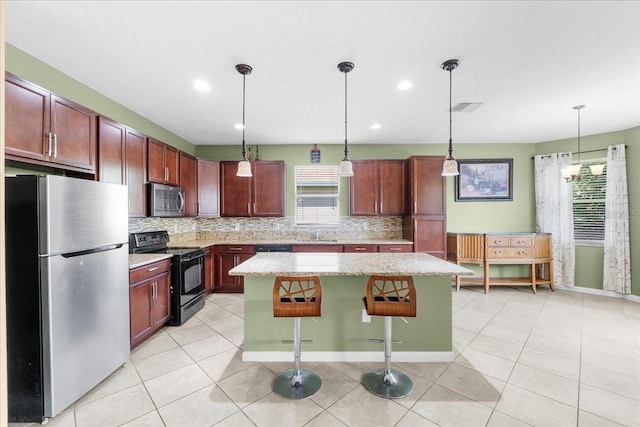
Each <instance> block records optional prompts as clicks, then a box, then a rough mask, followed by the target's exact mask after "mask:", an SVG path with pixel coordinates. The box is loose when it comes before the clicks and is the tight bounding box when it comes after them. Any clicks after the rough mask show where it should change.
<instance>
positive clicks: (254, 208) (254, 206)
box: [253, 202, 256, 213]
mask: <svg viewBox="0 0 640 427" xmlns="http://www.w3.org/2000/svg"><path fill="white" fill-rule="evenodd" d="M253 213H256V202H253Z"/></svg>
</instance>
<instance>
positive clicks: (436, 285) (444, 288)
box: [229, 253, 472, 362]
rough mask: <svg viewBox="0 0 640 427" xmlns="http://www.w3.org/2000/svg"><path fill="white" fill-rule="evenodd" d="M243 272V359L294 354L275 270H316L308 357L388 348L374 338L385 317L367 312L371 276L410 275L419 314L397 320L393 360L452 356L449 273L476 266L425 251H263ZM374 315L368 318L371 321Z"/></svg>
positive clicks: (306, 332)
mask: <svg viewBox="0 0 640 427" xmlns="http://www.w3.org/2000/svg"><path fill="white" fill-rule="evenodd" d="M229 274H231V275H237V276H244V279H245V281H244V283H245V285H244V304H245V310H244V315H245V322H244V346H243V349H244V351H243V360H245V361H290V360H293V356H292V345H291V344H290V343H282V340H291V339H292V337H293V319H291V318H274V317H273V306H272V289H273V284H274V281H275V277H276V276H284V275H291V276H296V275H300V276H303V275H318V276H320V281H321V283H322V288H323V292H322V294H323V295H322V316H320V317H318V318H316V319H313V318H303V319H302V322H303V326H302V337H303V339H304V340H313V342H311V343H304V344H303V347H302V351H303V353H302V360H303V361H354V362H355V361H380V360H383V347H382V345H381V344H378V343H371V342H369V341H368V339H369V338H382V337H383V336H384V321H383V320H384V319H383V318H382V317H378V316H372V317H371V318H370V319H367V316H365V315H366V313H363V310H364V306H363V303H362V297H363V296H364V295H365V289H366V285H367V280H368V277H369V276H370V275H374V274H377V275H388V276H392V275H410V276H413V279H414V283H415V286H416V293H417V317H415V318H407V319H406V323H405V322H404V321H403V320H402V319H400V318H396V319H394V320H393V339H394V340H399V341H402V342H401V343H399V344H394V349H393V351H394V355H393V358H394V361H396V362H403V361H404V362H446V361H452V360H453V347H452V337H451V331H452V324H451V323H452V320H451V316H452V309H451V277H452V276H455V275H463V276H464V275H471V274H472V271H471V270H468V269H466V268H463V267H460V266H458V265H455V264H452V263H450V262H447V261H443V260H441V259H439V258H436V257H433V256H431V255H427V254H425V253H259V254H257V255H256V256H254V257H252V258H251V259H249V260H247V261H245V262H243V263H242V264H240V265H238V266H237V267H235V268H233V269H232V270H230V271H229ZM367 320H370V321H367Z"/></svg>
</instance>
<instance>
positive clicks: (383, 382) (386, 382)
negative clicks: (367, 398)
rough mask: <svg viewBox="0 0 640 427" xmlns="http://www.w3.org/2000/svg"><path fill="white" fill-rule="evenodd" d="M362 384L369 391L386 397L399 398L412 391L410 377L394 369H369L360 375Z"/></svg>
mask: <svg viewBox="0 0 640 427" xmlns="http://www.w3.org/2000/svg"><path fill="white" fill-rule="evenodd" d="M362 385H363V386H364V387H365V388H366V389H367V390H369V391H370V392H371V393H373V394H375V395H377V396H380V397H386V398H388V399H400V398H402V397H405V396H407V395H408V394H409V393H411V392H412V391H413V382H412V381H411V378H409V377H408V376H406V375H405V374H403V373H402V372H400V371H397V370H395V369H389V370H386V369H384V368H377V369H369V370H368V371H367V372H365V373H364V375H363V376H362Z"/></svg>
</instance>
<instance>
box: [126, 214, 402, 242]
mask: <svg viewBox="0 0 640 427" xmlns="http://www.w3.org/2000/svg"><path fill="white" fill-rule="evenodd" d="M155 230H167V231H168V232H169V235H170V236H171V240H172V241H174V242H175V241H184V240H192V239H198V238H199V239H216V240H244V239H247V240H255V239H266V240H273V241H287V240H295V241H307V240H318V239H320V240H334V239H341V240H368V239H377V240H387V239H388V240H393V239H401V238H402V217H400V216H371V217H368V216H367V217H351V216H345V217H341V218H340V221H339V223H338V224H335V225H308V224H305V225H297V224H296V223H295V218H294V217H278V218H235V217H234V218H153V217H148V218H131V219H130V220H129V232H130V233H133V232H140V231H155Z"/></svg>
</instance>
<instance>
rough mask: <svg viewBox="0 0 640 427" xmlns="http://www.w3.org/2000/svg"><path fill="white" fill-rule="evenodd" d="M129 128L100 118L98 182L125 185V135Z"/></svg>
mask: <svg viewBox="0 0 640 427" xmlns="http://www.w3.org/2000/svg"><path fill="white" fill-rule="evenodd" d="M126 133H127V127H126V126H125V125H123V124H120V123H117V122H114V121H113V120H110V119H107V118H106V117H102V116H100V117H98V180H99V181H102V182H110V183H112V184H125V183H126V181H125V159H126V148H125V135H126Z"/></svg>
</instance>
